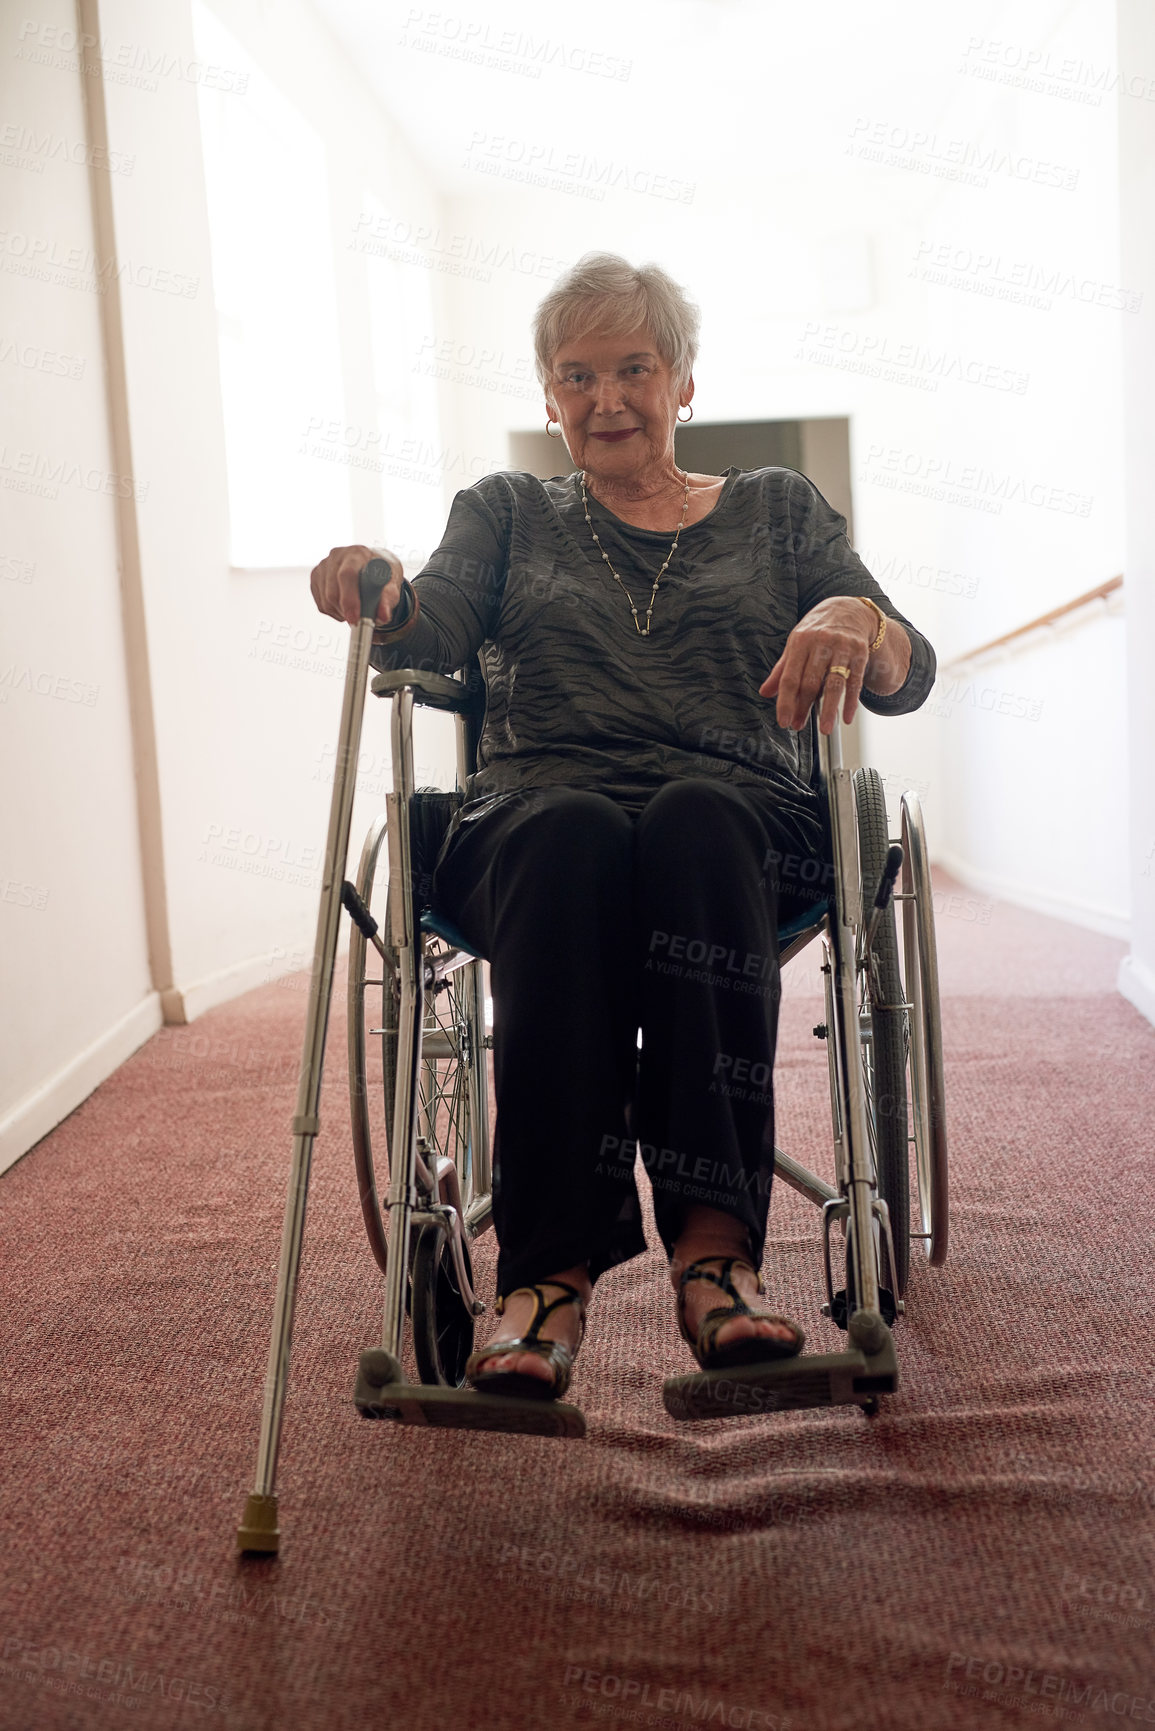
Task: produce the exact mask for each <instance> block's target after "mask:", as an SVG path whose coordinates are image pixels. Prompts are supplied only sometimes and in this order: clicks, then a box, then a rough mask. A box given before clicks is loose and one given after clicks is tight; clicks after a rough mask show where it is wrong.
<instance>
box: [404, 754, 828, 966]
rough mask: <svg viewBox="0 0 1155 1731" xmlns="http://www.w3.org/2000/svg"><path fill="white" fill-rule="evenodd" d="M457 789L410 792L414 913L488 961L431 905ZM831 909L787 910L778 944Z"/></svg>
mask: <svg viewBox="0 0 1155 1731" xmlns="http://www.w3.org/2000/svg"><path fill="white" fill-rule="evenodd" d="M461 800H462V796H461V795H460V794H459V793H443V792H442V791H441V790H440V789H439V788H426V787H421V788H418V789H417V790H416V792H415V793H414V794H413V799H412V806H411V810H412V814H413V817H412V826H411V831H410V834H411V847H412V858H413V887H414V901H415V906H414V913H415V915H416V918H417V923H418V924H419V925H420V927H421V930H422V931H423V932H429V933H431V934H432V935H433V936H434V937H439V938H443V939H444V940H445V942H446V943H447V944H450V945H452V947H453V948H454V949H455V950H466V951H468V953H469V954H470V955H471V956H477V957H478V958H479V959H480V960H482V961H488V960H489V959H490V958H489V957H488V956H482V954H481V951H480V950H478V949H475V948H474V946H473V944H472V943H471V942H470V941H469V939H468V938H466V937H465V936H464V934H463V933H462V932H460V931H459V930H458V928H457V927H456V926H455V925H454V923H453V921H452V920H451V919H450V918H449V917H448V916H447V915H446V914H443V913H441V912H440V911H439V910H438V909H437V908H435V907H434V906H433V868H434V866H435V865H436V863H437V856H438V854H439V853H440V851H441V846H442V843H443V842H444V840H445V837H446V834H447V832H448V829H449V824H450V821H451V819H452V816H453V813H454V811H455V810H456V809H457V807H458V806H459V805H460V804H461ZM830 911H831V903H830V898H829V896H823V897H821V898H819V899H818V900H816V901H814V902H812V903H811V904H810V906H809V907H806V908H803V909H802V911H801V912H800V913H796V914H791V916H790V918H789V919H787V920H783V921H782V922H781V923H780V925H779V927H778V944H779V948H780V949H784V948H785V947H786V945H787V944H792V943H793V942H794V940H795V939H796V938H800V937H802V936H803V935H804V934H809V933H812V932H817V931H818V930H819V929H820V927H821V926H822V925H823V923H824V922H825V920H826V918H827V915H828V914H829V913H830Z"/></svg>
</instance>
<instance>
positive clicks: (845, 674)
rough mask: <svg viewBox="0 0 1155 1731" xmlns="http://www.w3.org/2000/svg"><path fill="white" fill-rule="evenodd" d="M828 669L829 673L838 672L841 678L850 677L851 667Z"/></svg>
mask: <svg viewBox="0 0 1155 1731" xmlns="http://www.w3.org/2000/svg"><path fill="white" fill-rule="evenodd" d="M826 671H827V673H837V675H838V677H839V678H840V679H849V678H850V669H849V667H828V668H827V669H826Z"/></svg>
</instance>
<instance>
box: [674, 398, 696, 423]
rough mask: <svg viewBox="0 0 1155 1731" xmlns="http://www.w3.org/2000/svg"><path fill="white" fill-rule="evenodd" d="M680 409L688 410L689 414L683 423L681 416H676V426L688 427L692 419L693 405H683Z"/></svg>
mask: <svg viewBox="0 0 1155 1731" xmlns="http://www.w3.org/2000/svg"><path fill="white" fill-rule="evenodd" d="M682 407H683V408H684V409H689V411H690V412H689V414H688V415H687V416H686V418H685V420H684V421H683V419H682V417H681V415H678V417H677V421H678V425H679V427H688V426H689V424H690V422H691V421H692V420H693V419H694V405H693V403H683V404H682Z"/></svg>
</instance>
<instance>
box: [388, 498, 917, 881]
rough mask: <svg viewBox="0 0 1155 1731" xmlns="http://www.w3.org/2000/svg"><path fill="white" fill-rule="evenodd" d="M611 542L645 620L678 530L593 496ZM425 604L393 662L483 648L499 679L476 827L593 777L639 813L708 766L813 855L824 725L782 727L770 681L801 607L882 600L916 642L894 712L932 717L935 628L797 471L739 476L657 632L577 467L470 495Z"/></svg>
mask: <svg viewBox="0 0 1155 1731" xmlns="http://www.w3.org/2000/svg"><path fill="white" fill-rule="evenodd" d="M590 515H591V517H592V519H593V522H594V524H595V526H596V528H597V532H598V536H599V537H600V539H601V543H602V546H603V547H604V548H605V550H606V552H607V553H608V555H609V557H610V559H611V560H612V562H613V565H614V569H615V570H616V571H617V572H619V573H620V575H621V577H622V579H623V581H624V583H625V585H626V587H627V588H628V590H629V592H630V594H631V595H632V596H633V599H634V602H635V604H636V605H637V607H638V611H639V615H640V617H641V619H642V621H643V623H644V620H645V610H646V607H647V605H648V603H649V598H650V591H651V588H652V586H653V580H654V577H655V575H656V573H657V572H658V570H659V569H660V567H661V564H662V561H663V560H664V558H665V557H666V554H667V553H668V552H669V548H670V543H671V541H672V539H673V536H672V534H670V533H668V532H667V531H665V530H663V531H661V532H657V531H654V530H650V529H639V528H636V527H635V526H634V525H633V524H629V523H624V522H623V521H622V520H621V518H619V517H617V516H615V515H614V514H613V512H611V511H609V510H607V509H606V507H605V506H603V505H600V504H599V503H598V502H597V500H595V499H594V498H593V497H592V495H591V496H590ZM414 587H415V589H416V591H417V593H418V595H419V597H420V601H421V613H420V617H419V618H418V620H417V622H416V624H415V626H414V627H413V629H412V630H411V631H410V632H409V633H408V634H407V635H406V636H405V637H404V638H402V639H401V640H399V641H398V642H397V643H396V644H394V645H390V646H389V647H387V648H377V649H374V651H373V656H372V660H373V665H374V666H375V667H377V668H379V669H381V670H386V669H391V668H400V667H414V668H419V669H424V670H431V671H437V672H453V671H455V670H456V669H457V668H459V667H464V666H467V665H469V664H470V663H471V662H472V661H473V659H474V658H475V657H476V656H477V654H478V653H479V652H480V654H481V657H482V663H483V668H484V673H485V683H486V689H487V702H486V715H485V726H484V731H483V734H482V738H481V743H480V747H479V751H478V764H477V771H476V773H475V774H474V775H473V776H472V777H471V778H470V783H469V785H468V787H467V789H466V804H465V805H464V807H463V808H462V811H461V813H460V819H459V821H465V822H468V821H469V819H470V818H471V817H474V816H477V815H479V814H480V813H481V812H483V811H485V810H487V809H489V807H490V806H491V805H492V804H493V802H494V801H495V800H498V799H506V798H509V797H512V796H516V795H518V794H520V793H523V792H525V791H526V790H528V789H531V788H541V787H552V786H559V785H560V786H570V787H581V788H591V789H595V790H597V791H600V792H602V793H605V794H607V795H609V797H610V798H612V799H614V800H616V801H618V802H619V803H620V804H622V805H624V806H626V807H628V808H630V809H633V810H635V811H636V810H640V809H641V807H642V806H643V805H644V804H645V803H646V801H647V800H648V799H649V798H650V797H651V796H652V795H653V794H654V793H655V792H656V791H657V789H658V788H659V787H661V786H662V784H663V783H664V782H667V781H672V780H675V779H678V778H680V777H684V776H710V777H716V778H718V779H720V780H723V781H728V782H731V783H733V784H736V785H740V786H742V787H744V788H749V789H750V790H752V791H753V790H761V793H762V794H763V795H764V796H765V797H766V798H767V799H768V800H770V801H771V803H772V804H773V806H774V807H775V810H776V813H777V815H778V817H779V820H780V821H781V820H785V821H786V822H788V823H789V824H790V826H791V828H792V829H793V830H794V832H795V833H796V835H797V837H798V840H799V845H800V847H802V848H803V849H804V850H805V851H807V852H814V851H816V850H817V849H818V847H819V843H820V831H819V824H818V806H817V799H816V795H815V792H814V789H813V787H812V785H811V781H812V776H816V768H815V757H816V750H817V748H816V744H815V739H816V720H815V717H814V715H813V714H812V716H811V720H810V723H809V725H808V726H807V727H804V728H803V729H802V730H801V732H798V733H795V732H791V731H790V730H789V729H786V728H780V727H779V726H778V725H777V720H776V715H775V704H774V702H773V700H767V699H766V698H763V697H759V695H758V687H759V686H760V685H761V684H762V682H763V680H764V679H765V678H766V675H767V674H768V673H769V672H770V669H771V668H772V667H773V665H774V663H775V662H776V661H777V659H778V657H779V655H780V654H781V653H782V649H783V646H784V645H785V642H786V638H787V636H788V635H789V633H790V631H791V630H792V629H793V627H794V626H795V625H796V624H797V622H798V620H799V619H801V618H802V616H803V614H805V613H808V612H809V611H810V609H811V608H812V607H814V606H816V605H817V604H818V602H820V601H822V600H824V599H826V597H828V596H832V595H869V596H870V597H871V599H872V600H874V601H876V602H877V603H878V605H879V606H880V607H881V608H882V609H883V611H884V612H885V613H886V614H888V615H889V616H890V617H891V618H892V619H897V620H899V621H900V622H901V624H902V625H904V626H905V627H906V630H907V631H908V633H909V634H910V640H911V651H912V653H911V664H910V672H909V674H908V676H907V679H906V682H905V683H904V685H903V686H902V688H901V690H899V691H896V692H894V693H893V695H891V696H889V697H880V696H876V695H874V694H873V693H871V692H868V691H863V693H862V697H861V701H862V703H863V704H864V706H865V707H866V708H867V709H870V710H873V711H875V712H876V713H877V714H880V715H900V714H905V713H906V712H907V711H908V710H912V709H917V708H918V707H919V705H920V704H921V703H923V702H924V701H925V699H926V697H927V695H928V693H929V691H930V688H931V686H932V684H933V683H934V676H935V656H934V651H933V649H932V648H931V647H930V644H929V643H928V642H927V641H926V639H925V638H924V637H923V636H922V635H921V634H920V633H919V632H918V631H917V630H916V629H915V628H914V626H913V625H911V623H910V621H909V620H907V619H905V618H904V617H903V615H902V614H901V613H900V612H899V611H898V609H897V608H896V607H895V606H894V604H893V603H892V602H891V600H890V599H889V597H888V596H886V595H885V594H884V593H883V591H882V590H881V589H880V588H879V586H878V584H877V583H876V582H875V580H874V578H873V577H872V576H871V575H870V573H869V571H867V569H866V567H865V566H864V565H863V563H862V561H861V560H860V559H859V558H858V555H857V554H856V553H855V552H854V551H853V549H852V548H851V546H850V543H849V542H848V540H847V538H846V520H845V518H844V517H842V516H840V515H839V514H838V512H837V511H835V510H834V509H833V507H832V506H831V505H829V504H828V503H827V502H826V500H825V499H824V498H823V497H822V495H821V493H819V491H818V489H817V488H816V487H815V486H814V485H813V483H812V482H810V481H808V480H807V479H806V477H805V476H804V475H800V474H798V473H797V472H796V471H795V470H793V469H780V468H767V469H753V470H742V469H736V468H731V469H728V470H727V471H726V476H725V481H724V484H723V487H722V491H721V494H720V496H719V498H718V501H717V503H716V505H715V506H714V508H713V510H712V511H710V512H709V514H708V515H707V516H705V517H704V518H703V519H702V520H701V521H700V522H698V523H693V524H691V525H690V526H689V527H688V528H685V529H683V531H682V534H681V538H680V540H679V543H678V550H677V552H676V553H675V555H674V558H673V560H672V561H671V563H670V567H669V569H668V571H667V572H666V574H665V576H664V577H663V578H662V582H661V585H660V587H659V589H658V594H657V599H656V601H655V603H654V613H653V620H652V626H651V631H650V635H649V636H648V637H643V636H640V635H639V633H638V631H637V630H636V629H635V626H634V621H633V618H632V616H631V613H630V605H629V602H628V600H627V599H626V595H625V593H624V592H623V589H622V587H621V585H620V584H619V583H617V582H616V581H615V580H614V577H613V576H612V575H611V573H610V571H609V569H608V568H607V566H606V564H605V562H604V561H603V559H602V556H601V554H600V553H599V551H598V549H597V547H596V546H595V544H594V540H593V537H592V535H591V534H590V531H589V526H588V525H587V523H586V520H585V513H584V510H583V507H582V499H581V484H580V476H579V475H577V474H573V475H568V476H564V477H563V476H558V477H555V478H554V479H553V480H549V481H539V480H538V479H537V478H536V476H533V475H529V474H524V473H519V472H513V471H503V472H501V473H498V474H494V475H488V476H486V478H485V479H484V480H482V481H478V482H477V484H476V485H475V486H472V487H468V488H466V489H465V490H463V491H462V492H460V493H458V494H457V497H456V498H455V499H454V501H453V506H452V509H451V511H450V515H449V522H448V525H447V527H446V530H445V535H444V538H443V539H442V542H441V545H440V546H439V547H438V548H437V551H436V552H435V553H434V554H433V555H432V557H431V558H430V560H429V561H428V563H427V564H426V566H425V567H424V569H423V570H422V571H421V573H420V574H419V575H418V577H417V578H416V579H415V582H414Z"/></svg>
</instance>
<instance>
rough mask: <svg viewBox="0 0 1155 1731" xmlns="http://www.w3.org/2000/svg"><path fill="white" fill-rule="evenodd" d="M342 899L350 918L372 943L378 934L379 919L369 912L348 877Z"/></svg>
mask: <svg viewBox="0 0 1155 1731" xmlns="http://www.w3.org/2000/svg"><path fill="white" fill-rule="evenodd" d="M341 901H342V904H343V906H344V907H345V908H346V910H347V911H348V914H349V918H350V919H351V920H352V921H353V924H354V925H355V926H356V927H357V930H358V931H359V932H361V934H362V935H363V936H364V937H366V938H368V939H369V941H370V943H372V941H373V939H374V938H375V937H376V936H377V921H376V920H375V919H374V918H373V915H372V914H371V913H370V912H369V909H368V908H367V907H366V906H365V903H364V902H363V901H362V900H361V897H360V896H359V895H358V894H357V891H356V890H355V889H354V887H353V885H352V884H351V883H350V882H349V880H348V878H346V879H345V881H344V883H343V884H342V885H341Z"/></svg>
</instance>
